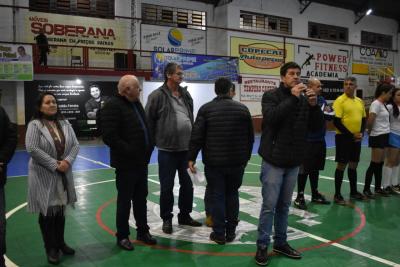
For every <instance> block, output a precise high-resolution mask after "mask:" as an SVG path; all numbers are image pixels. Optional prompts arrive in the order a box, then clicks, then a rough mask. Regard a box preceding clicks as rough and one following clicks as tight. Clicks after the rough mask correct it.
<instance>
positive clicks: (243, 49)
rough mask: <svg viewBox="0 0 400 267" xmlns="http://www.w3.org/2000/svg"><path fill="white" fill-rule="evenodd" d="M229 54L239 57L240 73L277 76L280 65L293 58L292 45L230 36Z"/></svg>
mask: <svg viewBox="0 0 400 267" xmlns="http://www.w3.org/2000/svg"><path fill="white" fill-rule="evenodd" d="M284 46H285V47H284ZM231 56H232V57H238V58H239V73H240V74H260V75H277V76H279V69H280V67H281V65H283V64H284V63H285V62H288V61H293V60H294V45H293V44H288V43H286V44H284V43H283V42H282V43H281V42H272V41H265V40H256V39H247V38H239V37H231Z"/></svg>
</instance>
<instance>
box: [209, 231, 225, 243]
mask: <svg viewBox="0 0 400 267" xmlns="http://www.w3.org/2000/svg"><path fill="white" fill-rule="evenodd" d="M210 240H212V241H214V242H215V243H217V244H218V245H225V236H219V235H217V234H216V233H215V232H211V234H210Z"/></svg>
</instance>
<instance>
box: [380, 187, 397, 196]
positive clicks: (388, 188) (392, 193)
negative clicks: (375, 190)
mask: <svg viewBox="0 0 400 267" xmlns="http://www.w3.org/2000/svg"><path fill="white" fill-rule="evenodd" d="M383 190H385V191H386V192H387V193H388V194H389V195H395V194H396V193H395V192H394V190H393V186H387V187H386V188H385V189H383Z"/></svg>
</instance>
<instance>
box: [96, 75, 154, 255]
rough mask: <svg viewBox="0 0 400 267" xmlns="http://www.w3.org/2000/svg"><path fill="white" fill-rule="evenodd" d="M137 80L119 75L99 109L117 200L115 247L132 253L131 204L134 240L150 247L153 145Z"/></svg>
mask: <svg viewBox="0 0 400 267" xmlns="http://www.w3.org/2000/svg"><path fill="white" fill-rule="evenodd" d="M140 91H141V89H140V87H139V81H138V80H137V78H136V77H135V76H133V75H125V76H123V77H122V78H121V79H120V80H119V83H118V93H119V95H118V96H116V97H113V98H111V99H110V100H109V101H108V102H107V103H106V104H105V106H104V107H103V108H102V109H100V120H101V128H102V133H103V140H104V143H106V144H107V145H108V146H109V147H110V161H111V166H112V167H114V168H115V174H116V185H117V191H118V197H117V215H116V217H117V218H116V224H117V233H116V236H117V244H118V245H119V246H120V247H121V248H122V249H125V250H133V245H132V243H131V242H130V241H129V234H130V233H129V223H128V222H129V212H130V209H131V202H132V206H133V215H134V217H135V221H136V227H137V229H136V231H137V236H136V239H137V240H140V241H142V242H144V243H146V244H150V245H154V244H156V243H157V241H156V240H155V239H154V238H153V237H152V236H151V235H150V233H149V226H148V224H147V201H146V197H147V194H148V188H147V174H148V169H147V165H148V163H149V160H150V156H151V152H152V150H153V143H152V140H151V135H150V132H149V127H148V125H147V123H146V116H145V113H144V109H143V106H142V104H141V103H140V101H139V96H140Z"/></svg>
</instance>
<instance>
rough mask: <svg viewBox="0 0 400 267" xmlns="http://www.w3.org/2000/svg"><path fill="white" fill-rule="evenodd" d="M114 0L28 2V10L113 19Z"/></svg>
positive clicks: (38, 0)
mask: <svg viewBox="0 0 400 267" xmlns="http://www.w3.org/2000/svg"><path fill="white" fill-rule="evenodd" d="M114 1H115V0H29V10H31V11H40V12H49V13H61V14H68V15H81V16H90V17H100V18H114Z"/></svg>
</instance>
